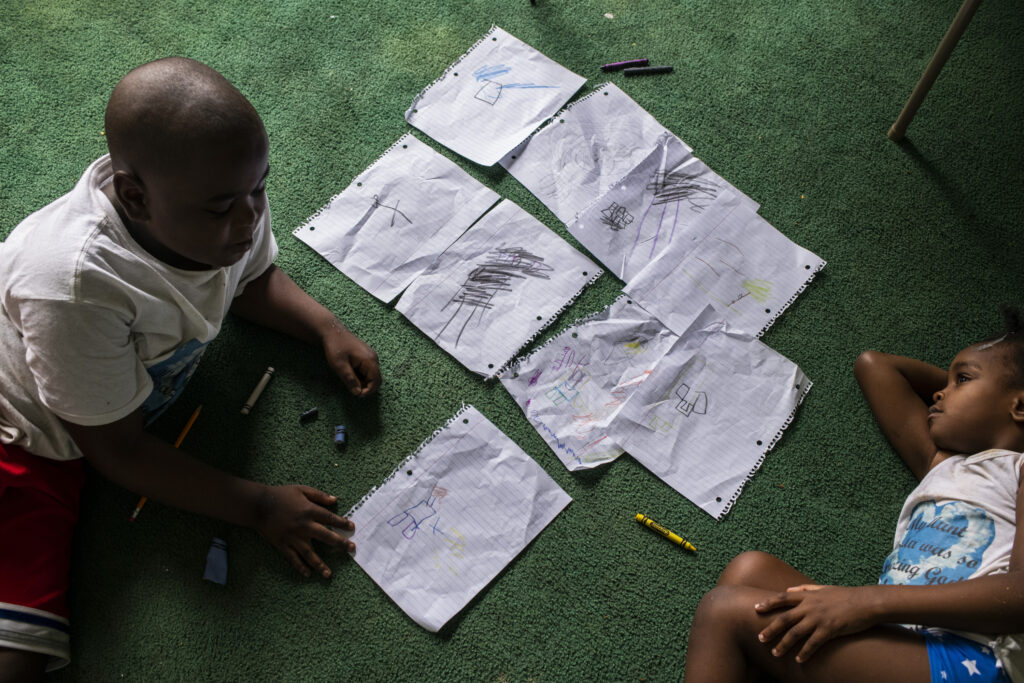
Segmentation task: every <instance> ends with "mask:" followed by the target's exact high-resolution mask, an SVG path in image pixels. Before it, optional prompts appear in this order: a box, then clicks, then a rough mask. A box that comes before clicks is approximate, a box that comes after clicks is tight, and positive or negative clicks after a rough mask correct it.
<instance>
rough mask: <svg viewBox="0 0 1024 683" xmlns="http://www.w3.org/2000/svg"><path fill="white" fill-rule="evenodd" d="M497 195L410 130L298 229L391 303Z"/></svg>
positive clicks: (335, 262) (337, 265) (333, 261)
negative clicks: (409, 132) (410, 132)
mask: <svg viewBox="0 0 1024 683" xmlns="http://www.w3.org/2000/svg"><path fill="white" fill-rule="evenodd" d="M498 199H499V197H498V195H497V193H495V192H494V191H493V190H490V189H488V188H487V187H484V186H483V185H482V184H480V182H478V181H477V180H476V179H474V178H473V177H472V176H470V175H469V174H468V173H466V172H465V171H463V170H462V169H461V168H459V167H458V166H457V165H455V164H454V163H452V162H451V161H450V160H448V159H447V158H445V157H444V156H442V155H440V154H438V153H437V152H435V151H434V150H433V149H432V148H431V147H429V146H428V145H426V144H424V143H423V142H421V141H420V140H418V139H417V138H416V137H415V136H413V135H411V134H406V135H403V136H402V137H401V138H399V140H398V141H397V142H396V143H395V144H394V145H392V146H391V147H390V148H389V149H388V150H387V152H385V153H384V154H383V155H382V156H381V157H380V158H379V159H378V160H377V161H376V162H374V163H373V164H372V165H371V166H370V167H369V168H367V169H366V170H365V171H363V172H362V173H361V174H359V175H358V176H356V178H355V179H354V180H353V181H352V183H351V184H350V185H349V186H348V187H347V188H345V189H344V190H343V191H342V192H341V193H340V194H338V195H337V196H336V197H334V198H333V199H332V200H331V201H330V202H329V203H328V204H327V205H326V206H324V207H323V208H322V209H320V211H319V212H317V214H316V215H315V216H313V217H312V218H310V219H309V220H308V221H306V223H305V224H304V225H302V226H300V227H298V228H296V229H295V230H294V231H293V233H292V234H294V235H295V236H296V237H298V238H299V239H300V240H302V241H303V242H305V243H306V244H307V245H309V246H310V247H312V248H313V249H314V250H316V252H317V253H318V254H320V255H321V256H323V257H324V258H325V259H327V260H328V261H329V262H330V263H331V265H333V266H334V267H335V268H337V269H338V270H340V271H341V272H342V273H344V274H345V275H347V276H348V277H350V278H352V279H353V280H354V281H355V282H356V283H357V284H358V285H360V286H361V287H362V288H363V289H365V290H366V291H368V292H369V293H370V294H372V295H373V296H375V297H377V298H378V299H380V300H381V301H384V302H388V301H391V300H392V299H394V298H395V297H396V296H398V295H399V294H400V293H401V292H402V290H403V289H405V288H406V287H407V286H408V285H409V283H410V282H412V280H413V279H414V278H415V277H416V276H417V275H419V274H420V273H422V272H423V271H424V270H426V269H427V267H428V266H429V265H430V264H431V263H433V262H434V259H436V258H437V257H438V255H440V254H441V252H443V251H444V250H445V249H447V248H448V246H449V245H451V243H452V242H454V241H455V240H456V239H457V238H458V237H459V235H461V234H462V233H463V232H465V230H466V228H468V227H469V226H470V225H472V223H473V221H475V220H476V219H477V218H479V217H480V216H481V215H483V213H484V212H485V211H487V209H488V208H490V207H491V206H493V205H494V204H495V202H497V201H498Z"/></svg>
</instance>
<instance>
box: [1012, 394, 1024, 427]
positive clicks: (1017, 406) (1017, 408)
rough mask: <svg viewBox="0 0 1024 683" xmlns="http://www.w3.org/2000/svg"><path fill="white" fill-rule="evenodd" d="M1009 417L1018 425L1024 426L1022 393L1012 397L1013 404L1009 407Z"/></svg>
mask: <svg viewBox="0 0 1024 683" xmlns="http://www.w3.org/2000/svg"><path fill="white" fill-rule="evenodd" d="M1010 417H1012V418H1013V420H1014V421H1015V422H1017V423H1018V424H1021V425H1022V426H1024V391H1018V392H1017V394H1016V395H1015V396H1014V397H1013V404H1012V405H1011V406H1010Z"/></svg>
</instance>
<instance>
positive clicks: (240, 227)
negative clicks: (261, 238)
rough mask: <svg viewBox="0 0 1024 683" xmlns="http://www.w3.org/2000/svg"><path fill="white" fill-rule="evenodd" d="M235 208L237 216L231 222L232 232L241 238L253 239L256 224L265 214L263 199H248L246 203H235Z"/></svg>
mask: <svg viewBox="0 0 1024 683" xmlns="http://www.w3.org/2000/svg"><path fill="white" fill-rule="evenodd" d="M235 206H236V210H235V215H234V216H233V220H232V221H231V228H232V232H234V233H235V234H236V235H238V236H239V237H243V238H248V237H251V236H252V234H253V233H254V232H256V223H257V221H259V219H260V216H261V215H262V214H263V198H262V197H259V198H257V197H246V198H245V201H240V202H235Z"/></svg>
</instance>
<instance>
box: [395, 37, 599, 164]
mask: <svg viewBox="0 0 1024 683" xmlns="http://www.w3.org/2000/svg"><path fill="white" fill-rule="evenodd" d="M586 80H587V79H585V78H583V77H582V76H578V75H576V74H574V73H573V72H571V71H569V70H568V69H566V68H565V67H563V66H561V65H560V64H558V63H557V62H554V61H552V60H551V59H548V58H547V57H545V56H544V55H542V54H541V53H540V52H538V51H537V50H535V49H534V48H532V47H530V46H529V45H527V44H526V43H524V42H523V41H521V40H519V39H518V38H516V37H515V36H513V35H511V34H509V33H507V32H505V31H503V30H502V29H500V28H498V27H497V26H494V27H492V28H491V30H490V31H488V32H487V34H486V35H485V36H484V37H483V38H481V39H480V40H479V41H477V43H476V44H475V45H473V47H471V48H470V49H469V51H468V52H466V54H464V55H463V56H462V57H461V58H460V59H458V60H457V61H456V62H455V63H454V64H452V65H451V66H450V67H448V69H447V70H446V71H445V72H444V74H443V75H442V76H441V77H440V78H438V79H437V80H436V81H434V82H433V83H432V84H430V85H429V86H427V87H426V88H424V89H423V91H422V92H421V93H420V94H419V95H417V96H416V99H414V100H413V103H412V105H411V106H410V107H409V109H408V110H407V111H406V112H405V120H406V121H408V122H409V124H411V125H412V126H414V127H416V128H419V129H420V130H421V131H423V132H424V133H426V134H427V135H429V136H430V137H432V138H434V139H435V140H437V141H438V142H440V143H441V144H442V145H444V146H445V147H447V148H448V149H450V150H452V151H453V152H457V153H459V154H461V155H462V156H464V157H466V158H467V159H469V160H470V161H475V162H476V163H478V164H482V165H484V166H490V165H492V164H494V163H496V162H497V161H498V160H499V159H501V158H502V157H503V156H505V155H506V154H508V153H509V152H510V151H511V150H512V148H513V147H515V146H516V145H518V144H519V143H520V142H522V141H523V140H524V139H525V138H526V137H527V136H528V135H529V134H530V133H532V132H533V131H534V130H535V129H536V128H537V126H539V125H540V124H541V123H543V122H544V121H545V120H546V119H548V118H549V117H550V116H551V115H552V114H554V113H555V112H556V111H558V109H559V108H560V107H561V106H562V105H563V104H565V103H566V102H568V101H569V98H570V97H572V96H573V93H575V92H576V91H577V90H579V89H580V87H581V86H582V85H583V84H584V83H586Z"/></svg>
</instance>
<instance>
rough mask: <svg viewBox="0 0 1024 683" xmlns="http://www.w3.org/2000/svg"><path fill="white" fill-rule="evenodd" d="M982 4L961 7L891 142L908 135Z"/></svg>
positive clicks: (971, 1)
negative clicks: (908, 130)
mask: <svg viewBox="0 0 1024 683" xmlns="http://www.w3.org/2000/svg"><path fill="white" fill-rule="evenodd" d="M980 4H981V0H964V4H963V5H961V6H960V11H959V12H957V13H956V17H955V18H954V19H953V23H952V24H950V26H949V30H948V31H946V35H945V36H943V38H942V42H941V43H939V47H938V48H937V49H936V50H935V54H934V55H933V56H932V61H930V62H928V66H927V67H925V70H924V73H923V74H921V80H919V81H918V82H917V85H916V86H914V91H913V92H912V93H910V97H909V98H908V99H907V103H906V104H905V105H903V111H901V112H900V115H899V118H897V119H896V122H895V123H894V124H892V127H891V128H889V139H890V140H893V141H895V142H899V141H900V140H902V139H903V136H904V135H906V133H907V126H909V125H910V122H911V121H913V120H914V114H916V113H917V108H918V107H920V106H921V103H922V102H923V101H924V98H925V95H927V94H928V91H929V90H931V87H932V84H933V83H935V79H936V78H938V77H939V72H940V71H942V67H943V66H944V65H945V64H946V60H947V59H949V55H950V54H952V53H953V48H954V47H956V44H957V42H958V41H959V40H960V36H962V35H963V34H964V31H965V30H966V29H967V25H968V24H970V23H971V18H973V17H974V12H975V11H977V9H978V5H980Z"/></svg>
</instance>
